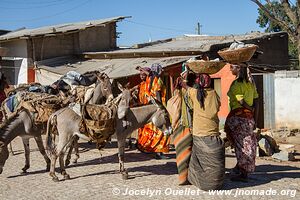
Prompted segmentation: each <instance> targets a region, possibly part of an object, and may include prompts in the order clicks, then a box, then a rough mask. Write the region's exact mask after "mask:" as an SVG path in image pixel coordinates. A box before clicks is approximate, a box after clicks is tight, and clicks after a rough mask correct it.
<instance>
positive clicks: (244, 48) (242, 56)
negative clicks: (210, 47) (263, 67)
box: [218, 41, 258, 63]
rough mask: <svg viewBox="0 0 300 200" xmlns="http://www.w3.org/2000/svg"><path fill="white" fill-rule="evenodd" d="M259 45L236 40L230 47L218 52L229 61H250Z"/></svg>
mask: <svg viewBox="0 0 300 200" xmlns="http://www.w3.org/2000/svg"><path fill="white" fill-rule="evenodd" d="M257 48H258V46H257V45H254V44H244V43H242V42H239V41H235V42H234V43H232V44H231V45H230V47H229V48H226V49H223V50H220V51H218V54H219V55H220V56H221V57H222V58H223V59H224V60H226V61H227V62H229V63H241V62H248V61H249V60H250V59H251V58H252V56H253V54H254V53H255V51H256V50H257Z"/></svg>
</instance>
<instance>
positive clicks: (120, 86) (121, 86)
mask: <svg viewBox="0 0 300 200" xmlns="http://www.w3.org/2000/svg"><path fill="white" fill-rule="evenodd" d="M117 84H118V88H119V90H121V92H123V91H124V90H125V88H124V87H123V85H121V83H119V82H117Z"/></svg>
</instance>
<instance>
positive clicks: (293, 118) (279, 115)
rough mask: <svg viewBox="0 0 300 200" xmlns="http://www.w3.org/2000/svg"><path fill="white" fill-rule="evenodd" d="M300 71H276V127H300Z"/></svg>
mask: <svg viewBox="0 0 300 200" xmlns="http://www.w3.org/2000/svg"><path fill="white" fill-rule="evenodd" d="M299 88H300V71H277V72H276V73H275V121H276V127H277V128H280V127H288V128H300V114H299V108H300V101H299V99H300V90H299Z"/></svg>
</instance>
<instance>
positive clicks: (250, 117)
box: [224, 63, 258, 182]
mask: <svg viewBox="0 0 300 200" xmlns="http://www.w3.org/2000/svg"><path fill="white" fill-rule="evenodd" d="M230 70H231V72H232V74H233V75H235V76H236V79H235V80H234V81H233V82H232V84H231V86H230V89H229V91H228V93H227V95H228V97H229V104H230V109H231V111H230V113H229V114H228V116H227V119H226V122H225V127H224V129H225V132H226V133H227V138H228V139H229V140H230V141H231V142H232V143H233V145H234V147H235V154H236V157H237V165H236V167H235V168H234V169H233V171H234V172H235V173H237V174H238V175H237V176H235V177H233V178H231V180H232V181H243V182H246V181H247V178H248V174H249V173H251V172H253V171H254V169H255V156H256V146H257V139H256V136H255V134H254V133H253V129H254V128H255V121H256V120H255V119H257V113H258V106H257V105H258V104H257V99H258V93H257V91H256V87H255V84H254V81H253V79H252V76H251V73H250V71H249V68H248V65H247V64H246V63H240V64H232V65H231V66H230Z"/></svg>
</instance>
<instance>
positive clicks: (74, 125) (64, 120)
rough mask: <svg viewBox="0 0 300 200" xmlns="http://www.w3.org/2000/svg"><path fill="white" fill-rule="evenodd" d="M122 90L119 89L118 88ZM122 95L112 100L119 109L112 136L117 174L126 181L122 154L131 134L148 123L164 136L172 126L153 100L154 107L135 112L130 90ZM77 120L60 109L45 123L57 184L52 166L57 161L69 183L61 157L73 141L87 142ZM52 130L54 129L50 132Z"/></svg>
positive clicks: (126, 174)
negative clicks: (54, 134)
mask: <svg viewBox="0 0 300 200" xmlns="http://www.w3.org/2000/svg"><path fill="white" fill-rule="evenodd" d="M120 89H121V88H120ZM121 90H122V93H121V94H120V95H119V96H118V97H116V98H115V99H114V101H115V103H116V104H117V105H118V108H117V113H118V114H117V115H118V116H117V118H116V122H115V125H116V126H115V133H116V135H117V140H118V148H119V163H120V172H121V173H122V176H123V178H124V179H127V178H128V173H127V171H126V170H125V168H124V150H125V141H126V138H127V136H128V135H130V134H131V133H132V131H134V130H136V129H138V128H140V127H142V126H144V125H145V124H147V123H149V122H153V123H154V125H155V126H157V127H158V128H159V129H161V130H162V131H163V132H164V133H165V134H170V133H171V132H172V128H171V123H170V119H169V115H168V112H167V110H166V109H165V108H164V107H163V105H161V104H160V103H159V102H157V101H156V100H154V99H152V100H153V102H154V104H152V105H146V106H141V107H137V108H129V101H130V90H127V89H121ZM79 122H80V117H79V116H78V115H77V114H76V113H75V112H74V111H72V110H70V109H63V110H60V111H57V112H56V113H54V114H53V115H52V116H51V117H50V118H49V120H48V125H47V133H46V135H47V138H48V139H47V140H46V141H47V144H46V148H47V149H48V150H49V151H50V152H51V167H50V174H49V175H50V176H51V177H52V180H53V181H58V180H59V179H58V177H57V176H56V175H55V164H56V160H57V158H58V157H59V164H60V169H61V173H62V175H63V176H64V178H65V179H69V178H70V176H69V175H68V174H67V172H66V170H65V166H64V162H63V160H64V154H65V152H66V150H67V149H68V147H70V146H71V145H72V141H73V140H74V139H75V138H76V137H79V138H82V139H85V140H90V138H89V137H87V136H86V135H84V134H82V133H80V131H79ZM53 123H55V124H56V127H57V131H58V135H59V136H58V139H59V141H58V143H57V145H54V141H53V140H52V137H51V136H52V135H51V133H50V125H51V124H53ZM52 130H53V129H52Z"/></svg>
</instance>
